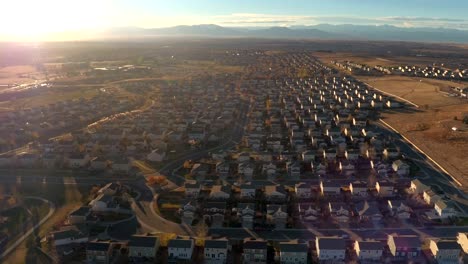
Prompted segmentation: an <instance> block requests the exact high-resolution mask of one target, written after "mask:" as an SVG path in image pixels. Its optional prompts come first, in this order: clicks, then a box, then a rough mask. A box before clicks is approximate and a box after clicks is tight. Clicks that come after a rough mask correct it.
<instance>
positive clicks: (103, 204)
mask: <svg viewBox="0 0 468 264" xmlns="http://www.w3.org/2000/svg"><path fill="white" fill-rule="evenodd" d="M89 205H90V206H91V210H92V211H93V212H112V211H114V212H116V211H118V210H119V204H118V203H116V202H115V201H114V197H113V196H112V195H107V194H104V193H101V194H100V195H98V196H97V197H96V198H95V199H94V200H92V201H91V202H89Z"/></svg>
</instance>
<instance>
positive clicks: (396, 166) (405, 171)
mask: <svg viewBox="0 0 468 264" xmlns="http://www.w3.org/2000/svg"><path fill="white" fill-rule="evenodd" d="M392 169H393V171H395V172H396V174H397V175H398V176H400V177H406V176H408V175H409V172H410V166H409V165H408V164H406V163H405V162H403V161H402V160H396V161H394V162H393V163H392Z"/></svg>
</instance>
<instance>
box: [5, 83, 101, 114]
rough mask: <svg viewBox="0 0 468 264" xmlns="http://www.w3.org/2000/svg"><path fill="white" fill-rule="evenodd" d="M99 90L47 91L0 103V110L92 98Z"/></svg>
mask: <svg viewBox="0 0 468 264" xmlns="http://www.w3.org/2000/svg"><path fill="white" fill-rule="evenodd" d="M98 93H99V90H98V89H97V88H85V87H80V88H76V89H75V90H65V89H63V90H62V89H60V88H55V89H51V90H47V91H45V92H43V93H41V94H40V95H35V96H31V97H26V98H21V99H17V100H14V101H5V102H0V110H1V109H2V108H5V109H15V108H23V107H24V108H33V107H38V106H43V105H47V104H51V103H57V102H60V101H66V100H73V99H79V98H86V99H89V98H93V97H95V96H97V95H98Z"/></svg>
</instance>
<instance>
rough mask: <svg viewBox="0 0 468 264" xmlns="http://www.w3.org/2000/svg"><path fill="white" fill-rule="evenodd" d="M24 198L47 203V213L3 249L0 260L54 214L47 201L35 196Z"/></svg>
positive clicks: (53, 207)
mask: <svg viewBox="0 0 468 264" xmlns="http://www.w3.org/2000/svg"><path fill="white" fill-rule="evenodd" d="M24 198H25V199H35V200H40V201H42V202H44V203H47V204H48V205H49V212H48V213H47V215H46V216H44V217H43V218H42V219H41V220H40V221H39V223H36V224H35V225H34V226H33V227H31V228H30V229H29V230H28V231H26V233H24V234H23V235H21V236H20V237H19V238H16V241H15V242H14V243H13V244H12V245H11V246H10V247H8V248H7V249H5V251H3V252H2V254H1V255H0V260H1V259H2V258H4V257H6V256H7V255H8V254H10V253H11V252H12V251H13V250H15V248H16V247H17V246H19V244H21V243H22V242H23V241H24V240H25V239H26V238H27V237H28V236H29V235H31V234H32V233H33V232H34V231H35V230H36V229H38V228H39V227H40V226H41V225H42V224H43V223H45V222H46V221H47V220H48V219H49V218H50V217H51V216H52V215H53V214H54V213H55V204H54V203H52V202H51V201H49V200H46V199H44V198H41V197H37V196H26V197H24Z"/></svg>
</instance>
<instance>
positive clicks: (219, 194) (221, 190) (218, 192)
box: [210, 185, 231, 200]
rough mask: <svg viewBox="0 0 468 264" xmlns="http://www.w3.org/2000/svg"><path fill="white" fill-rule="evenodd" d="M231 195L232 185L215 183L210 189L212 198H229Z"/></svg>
mask: <svg viewBox="0 0 468 264" xmlns="http://www.w3.org/2000/svg"><path fill="white" fill-rule="evenodd" d="M229 197H231V187H229V186H227V185H213V187H211V191H210V199H213V200H227V199H229Z"/></svg>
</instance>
